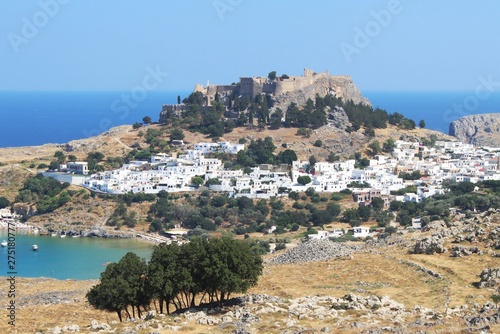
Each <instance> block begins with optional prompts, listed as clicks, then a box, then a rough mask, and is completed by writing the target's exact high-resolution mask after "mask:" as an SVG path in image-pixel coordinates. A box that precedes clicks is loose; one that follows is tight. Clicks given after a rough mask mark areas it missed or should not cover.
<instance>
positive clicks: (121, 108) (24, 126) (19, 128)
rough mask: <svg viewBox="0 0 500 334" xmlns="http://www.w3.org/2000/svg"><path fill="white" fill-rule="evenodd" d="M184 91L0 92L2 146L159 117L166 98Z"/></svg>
mask: <svg viewBox="0 0 500 334" xmlns="http://www.w3.org/2000/svg"><path fill="white" fill-rule="evenodd" d="M188 95H189V92H185V91H175V92H174V91H150V92H147V93H146V94H144V95H141V96H136V95H134V94H133V93H131V92H127V91H124V92H117V91H105V92H102V91H100V92H89V91H85V92H73V91H65V92H54V91H48V92H40V91H37V92H6V91H3V92H0V147H18V146H34V145H42V144H47V143H55V144H62V143H67V142H68V141H70V140H74V139H82V138H87V137H92V136H95V135H98V134H100V133H102V132H105V131H107V130H109V129H110V128H112V127H114V126H118V125H124V124H134V123H135V122H142V119H143V117H144V116H149V117H151V119H152V121H158V119H159V115H160V112H161V109H162V105H163V104H170V103H177V97H178V96H181V98H182V99H183V98H185V97H187V96H188Z"/></svg>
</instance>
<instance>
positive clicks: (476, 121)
mask: <svg viewBox="0 0 500 334" xmlns="http://www.w3.org/2000/svg"><path fill="white" fill-rule="evenodd" d="M449 134H450V136H454V137H456V138H457V139H458V140H460V141H462V142H464V143H470V144H474V145H477V146H500V114H480V115H469V116H464V117H461V118H459V119H457V120H456V121H453V122H451V123H450V130H449Z"/></svg>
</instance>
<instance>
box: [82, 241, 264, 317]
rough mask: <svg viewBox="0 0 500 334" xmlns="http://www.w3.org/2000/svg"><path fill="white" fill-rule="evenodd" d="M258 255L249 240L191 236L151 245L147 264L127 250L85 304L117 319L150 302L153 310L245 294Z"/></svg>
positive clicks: (253, 278)
mask: <svg viewBox="0 0 500 334" xmlns="http://www.w3.org/2000/svg"><path fill="white" fill-rule="evenodd" d="M261 274H262V259H261V257H260V256H259V255H257V254H255V253H254V252H253V251H252V249H251V246H250V244H249V243H246V242H244V241H238V240H234V239H231V238H229V237H223V238H221V239H209V240H202V239H194V240H192V241H191V242H190V243H187V244H183V245H179V244H177V243H172V244H168V245H167V244H165V243H163V244H160V245H158V246H155V248H154V250H153V254H152V257H151V261H150V262H149V263H147V262H146V261H145V260H144V259H140V258H139V257H138V256H137V255H136V254H134V253H127V254H126V255H125V256H124V257H123V258H122V259H121V260H120V261H119V262H118V263H111V264H109V265H108V266H107V267H106V270H105V271H104V272H103V273H102V274H101V281H100V283H99V284H97V285H95V286H94V287H92V288H91V289H90V291H89V292H88V293H87V300H88V301H89V303H90V305H92V306H93V307H95V308H96V309H99V310H105V311H109V312H116V313H117V315H118V317H119V319H120V321H122V316H123V314H126V316H127V317H128V318H131V317H135V314H136V313H135V312H136V311H137V315H138V316H139V317H140V316H141V313H142V312H143V311H147V310H149V309H150V308H151V305H152V304H153V305H154V307H155V308H159V312H160V313H163V312H164V310H166V312H167V313H170V308H171V307H174V308H175V309H176V310H179V309H183V308H188V307H195V306H196V305H197V304H198V305H199V304H202V303H213V302H224V301H225V300H227V299H229V298H230V296H231V294H234V293H245V292H246V291H247V290H248V289H249V288H250V287H252V286H254V285H256V284H257V280H258V277H259V276H260V275H261Z"/></svg>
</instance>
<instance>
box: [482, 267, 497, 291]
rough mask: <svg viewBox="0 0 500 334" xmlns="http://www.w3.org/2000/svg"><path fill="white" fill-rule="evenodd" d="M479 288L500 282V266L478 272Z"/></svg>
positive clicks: (491, 286)
mask: <svg viewBox="0 0 500 334" xmlns="http://www.w3.org/2000/svg"><path fill="white" fill-rule="evenodd" d="M479 278H481V280H480V281H479V284H478V287H479V288H493V287H497V286H498V285H499V284H500V268H486V269H484V270H483V271H482V272H481V274H479Z"/></svg>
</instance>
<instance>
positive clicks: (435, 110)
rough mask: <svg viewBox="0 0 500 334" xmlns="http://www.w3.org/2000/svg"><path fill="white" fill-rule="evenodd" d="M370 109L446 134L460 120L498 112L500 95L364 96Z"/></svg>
mask: <svg viewBox="0 0 500 334" xmlns="http://www.w3.org/2000/svg"><path fill="white" fill-rule="evenodd" d="M363 95H364V96H366V97H367V98H368V99H369V100H370V101H371V102H372V105H373V107H374V108H375V107H379V108H381V109H385V110H387V112H389V113H394V112H398V113H400V114H403V115H404V116H406V117H407V118H410V119H413V120H414V121H415V122H416V123H417V124H418V123H419V121H420V120H421V119H423V120H424V121H425V124H426V126H425V127H426V128H428V129H432V130H438V131H440V132H443V133H446V134H448V130H449V125H450V123H451V122H453V121H455V120H457V119H458V118H460V117H463V116H468V115H475V114H489V113H498V112H500V91H495V90H493V91H489V90H487V89H486V88H484V89H478V90H476V91H471V92H467V91H451V92H437V91H436V92H422V91H418V92H388V91H380V92H375V91H367V92H363Z"/></svg>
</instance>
